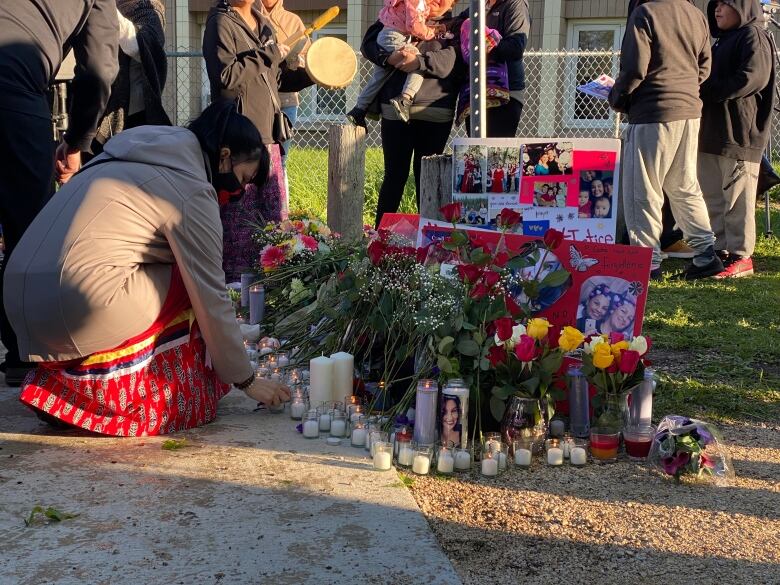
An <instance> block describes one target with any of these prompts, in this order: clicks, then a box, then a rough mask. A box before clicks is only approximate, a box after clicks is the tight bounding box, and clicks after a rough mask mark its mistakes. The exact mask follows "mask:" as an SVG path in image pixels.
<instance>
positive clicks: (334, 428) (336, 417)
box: [330, 410, 347, 437]
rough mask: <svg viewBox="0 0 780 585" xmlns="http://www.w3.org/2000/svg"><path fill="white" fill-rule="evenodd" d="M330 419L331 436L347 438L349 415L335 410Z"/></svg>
mask: <svg viewBox="0 0 780 585" xmlns="http://www.w3.org/2000/svg"><path fill="white" fill-rule="evenodd" d="M331 417H332V418H331V419H330V436H331V437H346V436H347V415H346V414H345V413H343V412H341V411H340V410H334V411H333V414H332V415H331Z"/></svg>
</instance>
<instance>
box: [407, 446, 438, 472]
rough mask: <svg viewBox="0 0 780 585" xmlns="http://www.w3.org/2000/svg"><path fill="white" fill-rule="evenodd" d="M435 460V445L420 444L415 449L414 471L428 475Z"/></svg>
mask: <svg viewBox="0 0 780 585" xmlns="http://www.w3.org/2000/svg"><path fill="white" fill-rule="evenodd" d="M432 461H433V446H432V445H420V444H418V445H417V447H416V448H415V449H414V458H413V459H412V472H413V473H415V474H416V475H428V473H430V471H431V462H432Z"/></svg>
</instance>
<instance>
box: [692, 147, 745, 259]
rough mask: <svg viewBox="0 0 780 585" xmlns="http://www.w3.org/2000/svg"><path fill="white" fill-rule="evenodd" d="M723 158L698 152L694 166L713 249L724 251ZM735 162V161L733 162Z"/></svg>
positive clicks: (724, 180)
mask: <svg viewBox="0 0 780 585" xmlns="http://www.w3.org/2000/svg"><path fill="white" fill-rule="evenodd" d="M721 158H723V157H720V156H717V155H715V154H707V153H706V152H700V153H699V158H698V161H697V164H696V168H697V171H698V172H697V174H698V177H699V186H700V187H701V191H702V195H703V196H704V203H705V205H706V206H707V213H708V215H709V218H710V227H711V228H712V231H713V233H714V235H715V249H716V250H723V251H725V250H726V247H727V246H726V225H725V222H724V219H723V213H724V211H725V206H724V201H723V199H724V190H723V186H724V185H725V184H726V182H728V179H726V178H725V177H724V176H723V175H722V172H723V171H722V169H721V165H720V160H719V159H721ZM733 162H736V161H733Z"/></svg>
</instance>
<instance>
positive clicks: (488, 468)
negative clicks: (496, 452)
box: [482, 457, 498, 477]
mask: <svg viewBox="0 0 780 585" xmlns="http://www.w3.org/2000/svg"><path fill="white" fill-rule="evenodd" d="M482 475H487V476H489V477H492V476H494V475H498V461H496V460H495V459H493V458H492V457H489V458H487V459H483V460H482Z"/></svg>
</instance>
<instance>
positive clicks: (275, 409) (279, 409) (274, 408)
mask: <svg viewBox="0 0 780 585" xmlns="http://www.w3.org/2000/svg"><path fill="white" fill-rule="evenodd" d="M284 405H285V403H284V402H280V403H279V404H276V405H271V404H266V408H267V409H268V412H270V413H271V414H282V413H283V412H284Z"/></svg>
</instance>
